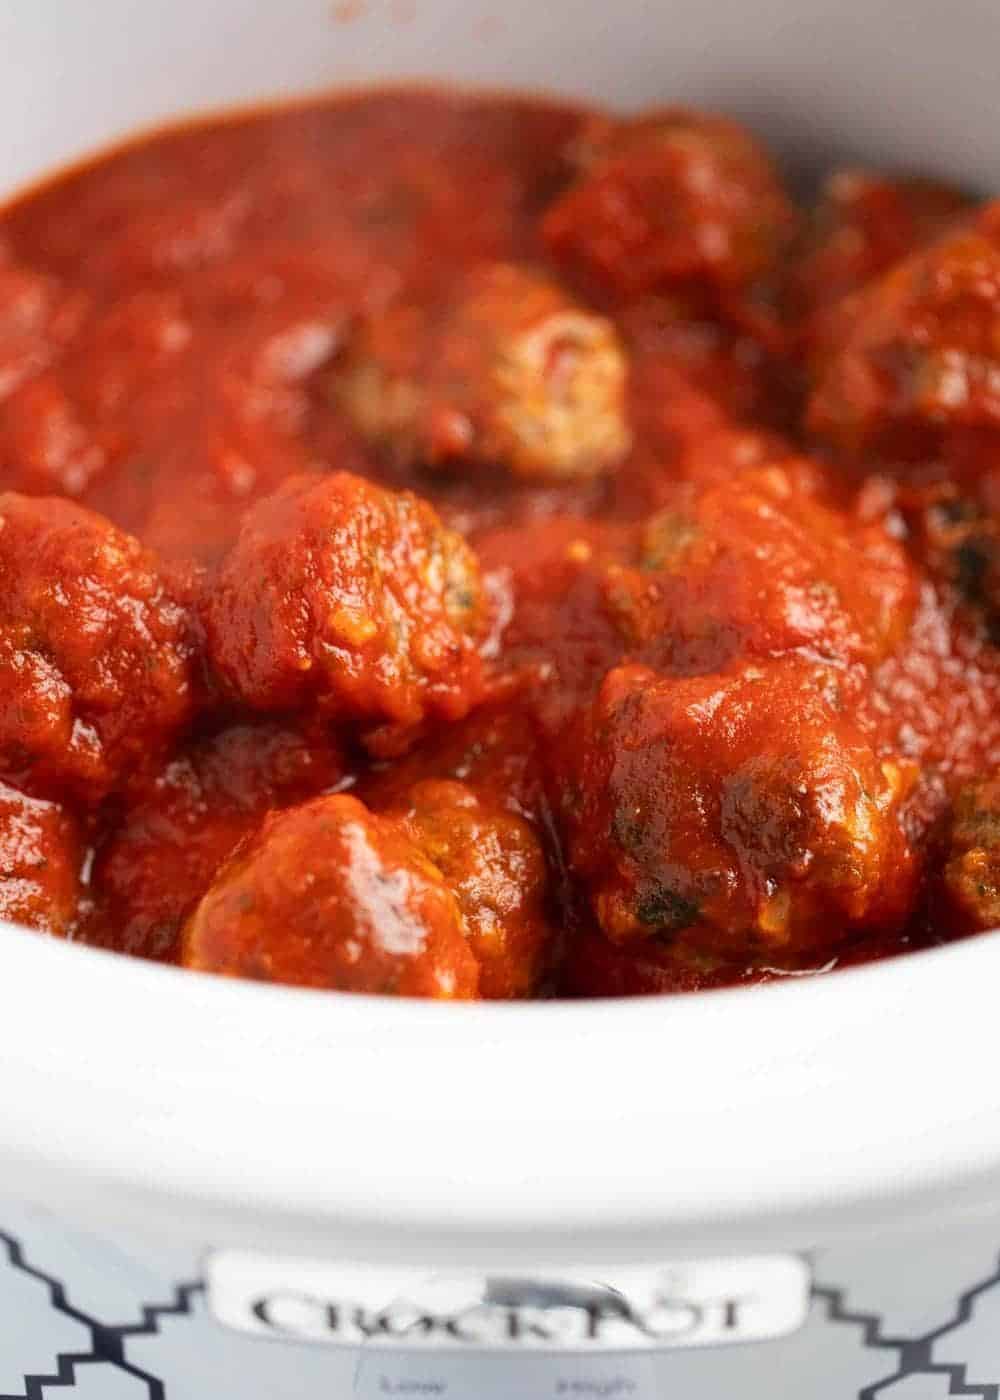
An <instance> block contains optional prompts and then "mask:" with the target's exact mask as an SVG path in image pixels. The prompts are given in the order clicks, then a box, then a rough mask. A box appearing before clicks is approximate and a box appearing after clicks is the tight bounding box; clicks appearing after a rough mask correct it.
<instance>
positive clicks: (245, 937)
mask: <svg viewBox="0 0 1000 1400" xmlns="http://www.w3.org/2000/svg"><path fill="white" fill-rule="evenodd" d="M182 961H183V962H184V965H185V966H187V967H193V968H197V969H199V970H200V971H203V972H219V973H223V974H225V975H226V976H230V977H249V978H253V979H255V980H257V981H264V982H288V983H294V984H297V985H300V986H308V987H325V988H331V989H336V990H338V991H345V992H381V993H389V994H394V995H396V996H417V997H436V998H443V999H449V998H466V999H468V998H472V997H475V996H476V993H477V989H478V984H479V969H478V966H477V964H476V960H475V958H474V957H473V955H472V953H471V951H470V949H469V945H468V942H467V940H466V937H465V927H464V923H463V920H462V914H461V911H460V909H459V906H458V902H457V901H456V898H455V896H454V894H453V893H452V892H451V890H450V889H449V888H448V886H447V884H446V883H445V881H444V879H443V877H442V876H441V874H440V872H439V871H438V870H437V869H436V868H435V867H434V866H433V865H432V864H431V863H430V862H429V861H428V860H427V859H426V858H425V857H424V856H423V855H422V854H421V853H420V851H419V850H418V849H417V848H416V846H415V845H414V844H413V842H412V841H411V840H410V839H409V837H408V835H407V834H406V832H405V830H404V828H403V827H402V825H401V824H400V823H399V822H398V821H393V820H391V819H389V818H386V817H380V816H376V815H374V814H373V813H372V812H370V811H369V810H368V809H367V808H366V807H365V806H364V805H363V804H362V803H360V802H359V801H357V799H356V798H353V797H347V796H336V797H319V798H316V799H314V800H313V801H312V802H306V803H304V804H303V805H302V806H300V807H293V808H292V809H291V810H289V811H287V812H282V813H278V814H275V815H272V816H270V817H268V818H267V820H266V821H265V822H264V824H263V826H262V827H261V829H260V831H259V832H258V834H257V835H256V836H255V837H254V838H253V839H252V840H251V841H250V842H249V843H248V844H246V845H244V846H243V847H241V848H240V849H239V850H238V851H237V853H236V854H235V856H233V858H232V859H231V860H230V861H229V862H228V863H227V864H226V865H225V866H224V867H223V869H222V870H221V871H220V873H219V875H218V877H217V879H216V881H215V883H214V884H213V885H212V887H211V889H210V890H209V891H208V893H207V894H206V895H205V897H204V899H202V901H201V902H200V904H199V905H198V907H197V909H196V910H195V911H194V913H193V914H192V915H191V918H190V919H189V920H188V922H187V924H186V925H185V928H184V932H183V936H182Z"/></svg>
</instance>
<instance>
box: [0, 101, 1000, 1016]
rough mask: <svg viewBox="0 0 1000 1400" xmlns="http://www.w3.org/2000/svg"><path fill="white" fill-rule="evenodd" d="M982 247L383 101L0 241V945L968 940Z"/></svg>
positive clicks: (337, 950)
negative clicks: (35, 933) (22, 929)
mask: <svg viewBox="0 0 1000 1400" xmlns="http://www.w3.org/2000/svg"><path fill="white" fill-rule="evenodd" d="M998 230H1000V216H998V215H997V213H996V211H995V210H994V209H993V207H992V206H989V205H987V206H977V205H975V204H973V203H972V202H971V201H970V200H969V199H968V197H967V196H966V195H965V194H964V192H961V191H956V190H953V189H950V188H949V187H947V186H946V185H945V184H941V183H933V182H929V181H924V180H915V179H912V178H910V177H897V176H895V175H894V174H893V173H892V172H873V171H867V172H865V171H850V172H835V173H834V174H832V175H831V176H830V178H829V179H828V180H827V181H826V182H825V183H824V185H823V186H822V187H821V189H820V190H819V191H818V192H817V194H816V196H815V198H814V199H813V200H812V201H811V202H809V203H808V204H799V203H797V202H796V201H794V200H793V199H792V197H791V195H790V194H789V193H788V192H787V190H786V189H785V187H784V185H783V182H782V178H781V173H780V170H779V169H778V167H777V165H776V163H775V162H774V161H773V159H772V158H771V157H770V156H769V154H768V153H767V152H766V151H764V150H763V149H762V148H761V147H760V145H759V144H758V143H757V142H756V140H755V139H754V138H753V136H752V134H751V133H749V132H746V131H744V130H742V129H741V128H739V127H737V126H735V125H734V124H733V123H731V122H728V121H727V120H726V119H724V118H722V117H717V116H714V115H711V114H702V113H691V112H685V111H680V110H678V109H671V108H665V109H662V110H660V111H657V112H652V113H647V114H643V115H642V116H640V117H638V118H633V119H623V118H617V117H615V116H613V115H612V114H608V113H603V112H596V111H591V110H584V109H582V108H574V107H568V106H562V105H554V104H551V103H549V102H545V101H542V100H537V101H535V100H527V99H514V98H503V97H486V96H482V97H477V96H473V95H464V96H463V95H456V94H451V93H447V92H440V93H434V92H416V91H412V92H411V91H406V90H401V91H389V92H372V93H370V94H365V95H360V96H357V95H356V96H351V97H350V98H344V99H337V100H333V99H331V100H329V101H327V102H321V103H314V104H310V105H308V106H303V107H301V108H294V109H288V110H278V111H265V112H261V113H257V114H254V115H250V116H244V117H239V118H237V119H233V120H231V121H226V122H213V123H209V124H203V125H192V126H189V127H185V128H183V129H178V130H171V131H166V132H163V133H161V134H158V135H155V136H152V137H148V138H144V139H142V140H140V141H138V142H137V143H135V144H133V145H130V146H128V147H126V148H123V149H122V150H119V151H117V152H113V153H111V154H110V155H108V156H106V157H102V158H101V159H99V160H97V161H95V162H94V163H93V164H91V165H89V166H87V167H85V168H82V169H79V170H76V171H73V172H70V173H69V174H66V175H64V176H61V177H59V178H58V179H56V180H54V181H53V182H52V183H51V184H48V185H46V186H44V187H41V188H39V189H38V190H36V191H34V192H32V193H30V194H29V195H27V196H25V197H23V198H22V199H21V200H19V201H18V202H16V203H15V204H13V205H12V206H11V207H9V208H8V209H7V210H6V211H5V212H4V213H3V214H2V215H0V783H2V785H3V787H2V792H0V798H2V800H0V906H2V908H0V912H2V913H3V914H4V916H5V917H9V918H11V919H14V920H15V921H20V922H26V923H28V924H29V925H31V926H32V927H35V928H38V929H39V930H41V931H45V932H48V933H51V934H56V935H59V936H64V937H75V938H78V939H83V940H86V941H90V942H94V943H98V944H100V945H102V946H106V947H112V948H117V949H120V950H122V951H124V952H128V953H131V954H136V955H139V956H145V957H151V958H157V959H164V960H169V961H178V960H179V961H182V962H184V963H185V964H186V965H188V966H191V967H193V968H198V969H202V970H209V971H216V972H221V973H223V974H225V975H231V976H243V977H252V978H262V979H265V980H279V981H288V982H295V983H303V984H307V985H312V986H321V987H330V988H337V989H342V990H363V991H380V992H386V993H395V994H400V995H420V996H433V997H439V998H444V999H450V998H456V997H458V998H470V997H476V996H483V997H488V998H510V997H525V996H529V997H530V996H535V997H540V996H551V995H628V994H636V993H642V992H656V993H664V992H672V991H686V990H692V989H697V988H699V987H711V986H719V985H726V984H731V983H743V982H746V981H760V980H768V979H771V978H774V977H778V976H783V975H797V974H800V973H804V972H812V971H817V972H818V971H821V970H823V971H825V970H828V969H832V968H834V967H837V966H843V965H847V964H850V963H852V962H857V961H860V960H865V959H868V958H872V957H879V956H884V955H887V954H891V953H894V952H901V951H906V950H908V949H911V948H915V947H921V946H926V945H927V944H930V943H933V942H936V941H940V940H943V939H947V938H952V937H957V936H962V935H966V934H969V933H973V932H975V931H977V930H979V929H984V928H988V927H992V926H993V925H994V924H995V922H996V918H997V912H996V911H997V910H998V909H1000V796H998V790H997V783H996V781H995V778H996V772H997V768H998V766H1000V652H998V650H997V643H998V640H1000V611H998V609H1000V536H998V528H997V522H996V515H997V512H998V511H1000V485H998V482H1000V474H998V473H1000V407H998V405H1000V397H998V395H997V392H996V385H997V384H1000V232H998Z"/></svg>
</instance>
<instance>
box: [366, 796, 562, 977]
mask: <svg viewBox="0 0 1000 1400" xmlns="http://www.w3.org/2000/svg"><path fill="white" fill-rule="evenodd" d="M390 815H392V816H396V817H398V818H399V819H400V821H401V823H402V825H403V827H404V828H405V830H406V831H407V833H408V834H409V836H410V839H411V840H412V841H413V842H414V844H415V845H416V846H418V847H419V849H420V850H421V851H422V852H423V853H424V855H425V856H426V857H427V859H428V860H429V861H431V863H432V864H433V865H434V866H435V867H436V868H437V869H438V870H439V871H440V872H441V874H442V875H443V876H444V879H445V880H446V882H447V884H448V887H449V888H450V889H451V890H452V891H453V892H454V894H455V897H456V899H457V900H458V905H459V908H460V909H461V911H462V914H463V917H464V919H465V927H466V931H467V935H468V938H469V945H470V947H471V948H472V952H473V954H474V955H475V958H476V961H477V962H478V963H479V969H480V991H481V994H482V995H483V996H484V997H487V998H490V999H499V998H512V997H525V996H530V995H531V994H532V993H533V992H535V991H537V989H538V986H539V983H540V981H541V979H542V976H543V974H544V972H545V970H546V964H547V962H548V959H549V955H550V953H551V945H552V935H553V929H552V925H551V923H550V921H549V919H548V917H547V910H546V892H547V891H546V885H547V873H546V866H545V855H544V853H543V851H542V847H541V843H540V842H539V840H538V837H537V836H536V835H535V833H534V831H533V830H532V828H531V827H530V826H529V825H528V823H527V822H526V821H524V820H523V819H522V818H520V817H518V816H515V815H514V814H513V813H512V812H509V811H504V810H503V809H502V808H501V807H499V806H497V805H495V804H494V803H492V802H491V801H489V800H488V799H483V798H481V797H480V796H479V795H477V793H476V792H475V791H474V790H473V789H472V788H470V787H468V786H467V785H466V784H465V783H456V782H449V781H447V780H445V779H439V780H434V779H428V780H426V781H425V782H421V783H417V784H416V785H415V786H414V787H413V788H412V789H411V790H410V792H409V794H408V800H407V801H406V803H405V804H404V805H402V806H400V807H399V808H397V809H396V810H395V811H394V812H392V813H390Z"/></svg>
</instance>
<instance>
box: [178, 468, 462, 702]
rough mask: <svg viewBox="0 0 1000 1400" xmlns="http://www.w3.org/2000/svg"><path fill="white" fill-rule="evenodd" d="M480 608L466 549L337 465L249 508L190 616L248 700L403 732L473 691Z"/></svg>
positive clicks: (415, 508) (432, 520)
mask: <svg viewBox="0 0 1000 1400" xmlns="http://www.w3.org/2000/svg"><path fill="white" fill-rule="evenodd" d="M485 610H486V609H485V600H484V595H483V592H482V587H481V583H480V578H479V568H478V565H477V563H476V559H475V556H474V555H473V554H472V552H471V550H470V549H469V548H468V546H467V545H466V544H465V542H464V541H463V540H462V538H461V537H460V536H459V535H457V534H455V533H454V532H453V531H451V530H448V529H446V528H445V527H444V526H443V525H442V524H441V522H440V520H439V519H438V517H437V515H436V514H435V512H434V511H433V510H432V509H431V507H430V506H428V505H427V504H426V503H425V502H423V501H421V500H419V499H418V498H417V497H416V496H413V495H411V494H410V493H409V492H394V491H387V490H383V489H382V488H381V487H378V486H375V485H373V484H372V483H370V482H367V481H363V480H361V479H360V478H359V477H355V476H351V475H349V474H348V473H346V472H337V473H335V474H334V475H332V476H328V477H322V478H318V479H317V478H316V477H293V478H291V479H290V480H289V481H287V482H286V483H285V484H284V485H283V486H282V487H280V488H279V490H278V491H276V492H275V493H274V495H273V496H269V497H267V498H266V499H265V500H263V501H261V502H260V503H258V504H257V505H255V506H253V507H251V509H250V510H249V511H247V513H246V516H245V517H244V520H243V524H242V527H241V529H240V533H239V537H238V539H237V541H236V544H235V545H234V546H233V548H232V550H231V551H230V552H229V554H228V555H226V557H225V558H224V559H223V561H222V564H221V565H220V568H219V570H218V573H217V574H216V575H213V576H212V577H211V579H210V580H209V581H208V584H207V586H206V590H205V594H204V597H203V600H202V607H201V616H202V619H203V624H204V629H205V636H206V643H207V649H208V655H209V658H210V662H211V664H212V666H213V667H214V669H215V672H216V673H217V675H218V677H219V680H220V683H221V685H222V687H223V689H224V691H225V692H226V693H227V694H228V695H230V696H232V697H233V698H234V699H235V700H238V701H240V702H242V703H243V704H245V705H247V706H249V707H250V708H251V709H254V710H258V711H263V712H273V713H281V712H284V713H300V714H316V715H320V716H322V717H325V718H331V719H354V720H355V721H360V722H362V723H364V724H367V725H368V726H374V725H379V724H382V725H392V726H395V727H397V728H403V729H407V728H411V727H413V726H416V725H418V724H419V723H420V722H421V721H422V720H423V719H425V717H436V718H442V719H456V718H460V717H461V716H462V715H464V714H465V713H467V711H468V710H469V709H470V707H471V706H472V705H473V704H474V703H475V702H476V700H477V699H478V698H479V696H480V692H481V662H480V657H479V654H478V652H477V650H476V642H477V638H478V636H479V634H480V631H481V629H482V626H483V622H484V615H485Z"/></svg>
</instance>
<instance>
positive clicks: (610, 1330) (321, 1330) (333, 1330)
mask: <svg viewBox="0 0 1000 1400" xmlns="http://www.w3.org/2000/svg"><path fill="white" fill-rule="evenodd" d="M516 1292H517V1289H516V1286H515V1287H514V1288H512V1287H511V1285H510V1284H509V1283H507V1282H504V1281H496V1282H494V1281H492V1280H489V1281H487V1283H486V1288H485V1289H484V1294H485V1296H481V1297H479V1298H478V1299H474V1300H470V1301H468V1302H467V1303H465V1304H464V1305H461V1306H459V1307H457V1308H455V1307H451V1308H447V1309H442V1308H440V1307H434V1306H432V1305H429V1304H428V1303H427V1302H423V1303H420V1302H416V1301H407V1300H402V1299H397V1300H395V1301H393V1302H391V1303H389V1304H388V1305H386V1306H384V1307H372V1306H370V1305H366V1304H364V1303H360V1302H357V1301H354V1300H352V1299H349V1298H346V1299H345V1298H326V1297H317V1296H316V1295H315V1294H313V1293H309V1292H303V1291H299V1290H295V1289H284V1290H278V1291H276V1292H269V1293H265V1294H262V1295H260V1296H258V1297H256V1298H254V1299H253V1300H252V1301H250V1310H251V1312H252V1314H253V1318H254V1320H255V1321H256V1323H257V1324H258V1325H262V1326H263V1327H264V1328H266V1329H267V1330H268V1331H270V1332H272V1333H274V1334H278V1335H281V1336H283V1337H286V1338H291V1337H295V1338H302V1339H307V1338H308V1339H313V1340H320V1339H323V1338H325V1339H326V1340H328V1341H331V1342H337V1343H340V1344H341V1345H344V1344H348V1345H351V1344H355V1345H357V1344H362V1343H368V1344H374V1345H376V1346H377V1345H379V1344H381V1345H383V1346H386V1345H388V1346H406V1347H421V1346H431V1347H435V1346H437V1347H442V1346H443V1347H468V1348H475V1347H486V1348H491V1349H492V1348H511V1347H513V1348H524V1349H529V1350H531V1349H543V1350H548V1349H559V1348H565V1347H572V1348H588V1347H593V1348H598V1349H604V1348H616V1347H636V1346H639V1347H650V1346H654V1347H655V1346H661V1347H662V1346H671V1345H673V1346H681V1345H687V1346H690V1345H692V1344H693V1343H697V1341H698V1340H699V1338H700V1337H702V1336H706V1337H707V1336H711V1337H712V1339H713V1340H718V1341H725V1340H729V1341H738V1340H740V1338H741V1335H742V1333H743V1320H744V1317H745V1314H746V1311H747V1309H748V1307H750V1306H752V1304H753V1302H754V1301H755V1300H754V1299H753V1297H752V1296H751V1295H744V1296H736V1295H732V1294H730V1295H724V1296H720V1297H717V1298H700V1299H698V1300H697V1301H694V1300H692V1299H689V1298H682V1297H675V1296H670V1295H669V1294H660V1295H658V1296H657V1297H655V1298H654V1299H653V1300H652V1302H651V1303H650V1304H649V1305H647V1306H645V1307H643V1306H640V1305H637V1304H635V1303H633V1302H630V1301H629V1300H628V1299H626V1298H625V1297H623V1296H622V1295H621V1294H618V1293H614V1292H611V1291H604V1290H594V1291H593V1292H592V1293H591V1292H589V1291H588V1290H584V1289H566V1290H560V1289H558V1288H549V1289H547V1290H545V1292H547V1294H548V1295H549V1296H547V1297H544V1298H542V1297H538V1296H532V1294H536V1295H537V1293H538V1292H539V1290H538V1289H537V1288H536V1289H528V1290H527V1291H526V1293H527V1296H525V1297H523V1298H518V1297H516V1296H513V1295H515V1294H516ZM563 1292H565V1293H566V1294H568V1295H579V1296H565V1297H564V1296H560V1294H561V1293H563ZM491 1294H493V1295H499V1296H492V1297H491V1296H490V1295H491Z"/></svg>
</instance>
